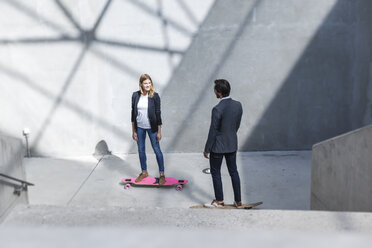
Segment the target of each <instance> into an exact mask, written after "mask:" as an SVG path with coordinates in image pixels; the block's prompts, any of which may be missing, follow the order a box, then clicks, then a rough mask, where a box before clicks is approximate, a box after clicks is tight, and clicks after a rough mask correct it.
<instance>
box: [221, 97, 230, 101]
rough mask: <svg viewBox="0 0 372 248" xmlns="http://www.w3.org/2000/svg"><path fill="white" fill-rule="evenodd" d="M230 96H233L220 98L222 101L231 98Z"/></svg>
mask: <svg viewBox="0 0 372 248" xmlns="http://www.w3.org/2000/svg"><path fill="white" fill-rule="evenodd" d="M230 98H231V96H225V97H222V98H220V101H222V100H225V99H230Z"/></svg>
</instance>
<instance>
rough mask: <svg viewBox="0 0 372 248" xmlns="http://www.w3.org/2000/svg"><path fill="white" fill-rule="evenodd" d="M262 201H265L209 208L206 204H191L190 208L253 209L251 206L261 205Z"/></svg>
mask: <svg viewBox="0 0 372 248" xmlns="http://www.w3.org/2000/svg"><path fill="white" fill-rule="evenodd" d="M262 203H263V202H255V203H246V204H242V206H240V207H235V206H234V204H225V206H223V207H220V208H209V207H205V206H204V205H195V206H191V207H190V208H207V209H251V208H254V207H256V206H259V205H261V204H262Z"/></svg>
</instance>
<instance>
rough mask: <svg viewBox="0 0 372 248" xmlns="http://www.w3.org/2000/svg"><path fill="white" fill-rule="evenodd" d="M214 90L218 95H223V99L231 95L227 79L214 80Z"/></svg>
mask: <svg viewBox="0 0 372 248" xmlns="http://www.w3.org/2000/svg"><path fill="white" fill-rule="evenodd" d="M214 88H215V90H216V91H217V92H218V93H221V95H222V97H226V96H229V95H230V89H231V87H230V84H229V82H228V81H227V80H226V79H216V80H214Z"/></svg>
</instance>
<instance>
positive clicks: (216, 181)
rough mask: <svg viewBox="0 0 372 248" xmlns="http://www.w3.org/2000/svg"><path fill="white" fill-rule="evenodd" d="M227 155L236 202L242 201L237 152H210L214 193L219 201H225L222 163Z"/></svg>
mask: <svg viewBox="0 0 372 248" xmlns="http://www.w3.org/2000/svg"><path fill="white" fill-rule="evenodd" d="M223 157H225V159H226V164H227V169H228V171H229V174H230V177H231V182H232V186H233V190H234V199H235V201H236V202H240V201H241V192H240V177H239V173H238V169H237V167H236V152H232V153H213V152H211V153H210V157H209V163H210V167H211V175H212V180H213V189H214V195H215V197H216V200H217V201H223V189H222V180H221V164H222V159H223Z"/></svg>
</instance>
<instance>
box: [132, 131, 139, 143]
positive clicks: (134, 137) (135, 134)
mask: <svg viewBox="0 0 372 248" xmlns="http://www.w3.org/2000/svg"><path fill="white" fill-rule="evenodd" d="M132 138H133V139H134V140H135V141H138V137H137V133H136V132H133V133H132Z"/></svg>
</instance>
